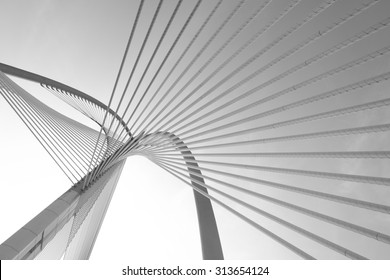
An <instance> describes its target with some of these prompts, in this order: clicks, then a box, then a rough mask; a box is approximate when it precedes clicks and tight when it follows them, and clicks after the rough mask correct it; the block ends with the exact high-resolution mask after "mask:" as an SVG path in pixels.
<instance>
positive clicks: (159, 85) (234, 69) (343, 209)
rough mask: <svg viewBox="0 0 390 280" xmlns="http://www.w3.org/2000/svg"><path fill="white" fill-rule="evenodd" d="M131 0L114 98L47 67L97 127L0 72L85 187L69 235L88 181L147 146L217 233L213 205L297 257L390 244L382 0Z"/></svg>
mask: <svg viewBox="0 0 390 280" xmlns="http://www.w3.org/2000/svg"><path fill="white" fill-rule="evenodd" d="M131 6H132V7H131V8H132V9H133V10H134V11H136V13H135V14H134V18H132V19H131V24H130V28H129V30H130V35H129V39H128V43H127V45H126V48H125V52H124V56H123V58H122V62H121V64H120V67H119V72H118V74H117V78H116V80H115V84H114V86H113V90H112V92H111V95H110V96H109V101H108V103H107V105H104V104H103V103H101V102H99V101H97V100H95V99H93V98H91V97H89V96H88V95H85V94H83V93H81V92H78V91H75V90H74V89H72V88H69V87H65V86H63V85H61V84H55V83H53V82H52V81H50V80H47V81H44V80H42V81H39V83H40V84H41V85H42V86H43V87H44V88H46V89H47V90H49V92H51V93H52V94H54V95H56V96H57V97H59V98H61V99H62V100H64V101H65V102H67V103H68V104H69V105H71V106H73V107H74V108H75V109H76V110H78V111H80V112H82V113H83V114H84V115H85V116H87V117H88V118H90V119H91V120H93V121H94V122H95V123H97V124H98V125H99V126H100V131H96V130H93V129H91V128H88V127H86V126H84V125H81V124H79V123H77V122H76V121H73V120H71V119H69V118H67V117H65V116H62V115H59V113H57V112H55V111H53V110H52V109H50V108H49V107H47V106H46V105H44V104H42V103H41V102H39V101H38V100H37V99H35V98H33V97H32V96H30V95H29V94H28V93H27V92H25V91H24V90H22V89H21V88H19V87H18V86H17V85H16V84H15V83H14V82H12V81H11V80H10V79H9V78H7V77H6V76H5V75H3V74H2V76H1V79H0V81H1V88H0V90H1V93H2V95H3V96H4V97H5V99H6V100H7V101H8V102H9V104H10V105H11V106H12V107H13V108H14V109H15V111H17V113H18V115H19V116H20V117H21V118H22V119H23V121H25V122H26V124H27V126H28V127H29V128H30V129H31V131H32V132H33V133H34V135H35V136H36V137H37V139H38V140H39V141H40V142H41V144H42V145H43V146H44V147H45V149H47V151H48V152H49V153H50V155H51V156H52V157H53V159H54V160H55V161H56V162H57V164H58V165H59V166H60V167H61V169H62V170H63V171H64V173H65V174H66V175H67V176H68V177H69V179H70V180H71V181H72V183H73V184H78V185H79V186H81V189H82V191H84V192H88V191H89V192H90V193H91V194H90V195H89V196H88V199H86V201H89V202H88V203H81V204H82V205H81V204H80V207H79V209H82V211H80V213H82V214H80V216H79V218H78V219H75V222H74V226H73V229H72V236H74V235H75V234H76V233H77V229H78V228H79V227H80V225H81V224H82V222H83V221H84V219H85V217H86V216H87V215H88V212H89V211H90V209H91V208H92V206H93V204H94V202H95V201H96V200H97V197H98V196H99V193H100V192H101V191H102V190H101V189H100V190H96V191H92V190H94V188H93V186H94V182H96V181H97V180H99V178H101V177H102V176H103V175H104V174H105V173H106V172H107V171H108V170H110V168H111V167H112V166H115V165H116V164H117V163H118V162H120V161H122V160H125V159H126V158H127V157H129V156H131V155H143V156H145V157H147V158H149V159H150V160H151V161H152V162H154V163H155V164H156V165H158V166H160V167H161V168H162V169H164V170H166V171H167V172H169V173H170V174H172V175H173V176H175V177H177V179H178V180H180V181H181V182H182V183H183V185H187V186H189V187H191V188H193V189H194V191H195V193H196V196H199V197H202V199H206V200H207V201H211V202H212V203H213V205H214V209H215V211H217V213H216V216H215V219H216V220H217V224H219V226H220V227H219V235H220V236H221V244H222V249H223V248H224V247H225V244H224V240H226V239H227V238H226V237H225V236H226V235H227V234H226V233H225V232H224V230H223V229H224V228H228V227H227V226H224V225H223V223H227V222H226V221H224V222H223V221H219V220H218V217H219V215H223V214H225V215H226V213H229V215H232V217H233V216H234V217H236V218H237V219H238V220H241V221H242V223H243V225H245V224H246V225H249V226H251V227H253V228H254V229H255V230H257V231H258V232H259V233H258V236H259V240H262V241H261V242H273V243H272V244H274V246H276V248H284V249H287V251H289V252H292V253H293V255H292V256H294V255H295V256H297V257H299V258H304V259H314V258H349V259H367V258H388V257H390V256H389V254H388V252H390V227H389V223H388V222H389V214H390V200H389V195H390V191H389V186H390V178H389V176H388V172H387V170H388V169H389V167H390V162H389V159H390V146H389V143H390V141H389V139H390V113H389V112H390V110H389V105H390V95H389V86H390V81H389V80H390V68H389V65H390V63H389V61H390V39H389V38H390V36H389V34H390V28H389V25H390V17H388V14H386V12H383V11H386V10H387V11H388V10H389V9H390V5H389V2H388V1H380V0H365V1H341V0H339V1H338V0H324V1H311V0H310V1H309V0H306V1H305V0H291V1H276V0H274V1H273V0H262V1H249V0H241V1H238V0H237V1H222V0H215V1H202V0H198V1H182V0H178V1H164V0H156V1H144V0H141V1H133V2H132V3H131ZM2 71H4V70H2ZM4 72H7V71H4ZM8 72H9V71H8ZM11 74H12V73H11ZM196 199H199V198H196ZM84 204H85V205H84ZM83 207H84V208H83ZM212 219H214V214H213V215H212ZM201 231H202V230H201ZM216 235H218V232H217V233H216ZM72 238H73V237H70V239H69V243H70V242H71V241H72ZM241 238H245V237H244V236H242V237H241ZM218 241H219V240H218ZM226 247H227V248H228V247H229V246H226ZM367 247H369V248H368V249H367ZM215 250H219V249H215ZM226 252H227V253H226ZM226 255H227V256H228V257H234V256H231V255H229V249H227V251H225V256H226ZM221 256H222V253H221Z"/></svg>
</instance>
